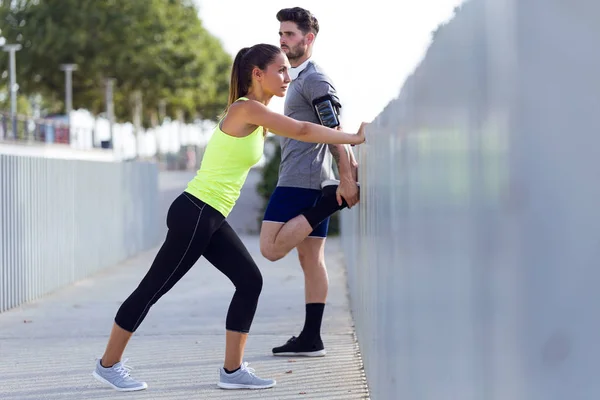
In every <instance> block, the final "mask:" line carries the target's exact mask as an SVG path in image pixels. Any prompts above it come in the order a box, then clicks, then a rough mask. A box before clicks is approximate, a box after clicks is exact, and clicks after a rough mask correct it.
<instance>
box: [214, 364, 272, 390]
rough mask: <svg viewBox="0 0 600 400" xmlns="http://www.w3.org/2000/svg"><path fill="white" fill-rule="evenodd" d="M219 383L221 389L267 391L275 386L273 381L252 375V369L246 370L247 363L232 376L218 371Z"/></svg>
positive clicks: (220, 370)
mask: <svg viewBox="0 0 600 400" xmlns="http://www.w3.org/2000/svg"><path fill="white" fill-rule="evenodd" d="M219 375H220V376H219V382H218V383H217V385H218V386H219V387H220V388H221V389H268V388H271V387H273V386H275V383H276V382H275V380H274V379H262V378H259V377H258V376H256V375H254V369H253V368H248V363H247V362H245V363H242V365H241V367H240V369H238V370H237V371H235V372H234V373H232V374H228V373H227V372H225V370H224V369H223V368H220V369H219Z"/></svg>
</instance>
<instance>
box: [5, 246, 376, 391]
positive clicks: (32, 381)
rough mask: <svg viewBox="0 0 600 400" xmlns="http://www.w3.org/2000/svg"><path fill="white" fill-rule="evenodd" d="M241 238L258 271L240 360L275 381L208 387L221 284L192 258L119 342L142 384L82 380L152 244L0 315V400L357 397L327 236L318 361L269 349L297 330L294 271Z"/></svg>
mask: <svg viewBox="0 0 600 400" xmlns="http://www.w3.org/2000/svg"><path fill="white" fill-rule="evenodd" d="M243 239H244V242H245V243H246V245H247V247H248V249H249V250H250V252H251V254H252V255H253V257H255V259H256V261H257V263H258V264H259V267H260V269H261V271H262V273H263V277H264V288H263V292H262V295H261V299H260V303H259V307H258V311H257V314H256V317H255V320H254V324H253V327H252V331H251V334H250V337H249V339H248V344H247V350H246V357H245V360H246V361H248V362H249V363H250V366H252V367H253V368H255V369H256V371H257V373H258V374H259V375H260V376H264V377H272V378H275V379H276V380H277V386H276V387H275V388H272V389H267V390H261V391H243V392H241V393H240V392H239V391H225V390H221V389H219V388H217V386H216V382H217V379H218V368H219V366H221V365H222V360H223V353H224V325H225V314H226V311H227V307H228V305H229V301H230V299H231V296H232V294H233V286H232V285H231V283H230V282H229V281H228V280H227V279H226V278H225V277H224V276H222V275H221V274H220V273H219V272H218V271H217V270H216V269H215V268H213V267H212V266H211V265H210V264H209V263H208V262H207V261H206V260H203V259H202V260H200V261H199V262H198V263H197V265H196V266H195V267H194V268H192V270H191V271H190V272H189V273H188V275H186V277H185V278H184V279H183V280H182V281H180V282H179V283H178V284H177V285H176V286H175V288H174V289H173V290H172V291H171V292H170V293H168V294H167V295H166V296H164V297H163V298H162V299H161V300H160V301H159V302H158V303H157V304H156V305H155V306H154V307H153V309H152V310H151V312H150V313H149V315H148V317H147V318H146V320H145V321H144V323H143V324H142V326H141V327H140V329H139V330H138V332H137V333H136V334H135V335H134V337H133V338H132V340H131V342H130V345H129V347H128V348H127V351H126V353H125V358H129V361H128V364H130V365H131V366H133V367H134V371H133V372H132V374H133V376H134V377H136V378H139V379H143V380H145V381H146V382H148V385H149V388H148V390H145V391H141V392H134V393H119V392H116V391H114V390H112V389H110V388H106V387H104V386H102V385H101V384H100V383H99V382H97V381H96V380H95V379H94V378H93V377H92V375H91V372H92V370H93V367H94V359H95V357H96V356H100V355H101V354H102V352H103V351H104V346H105V345H106V341H107V338H108V334H109V331H110V327H111V324H112V320H113V317H114V314H115V312H116V310H117V308H118V307H119V304H120V302H121V301H122V300H123V299H124V298H125V297H126V296H127V295H128V294H129V293H130V292H131V290H133V289H134V288H135V286H136V285H137V283H138V282H139V280H140V278H141V277H142V276H143V274H144V273H145V272H146V270H147V269H148V266H149V265H150V263H151V261H152V259H153V257H154V255H155V254H156V251H157V249H153V250H151V251H148V252H146V253H144V254H141V255H139V256H137V257H135V258H133V259H130V260H128V261H126V262H124V263H122V264H119V265H115V266H113V267H110V268H108V269H106V270H105V271H103V272H102V273H100V274H97V275H95V276H93V277H90V278H89V279H86V280H83V281H80V282H78V283H77V284H75V285H72V286H70V287H67V288H64V289H62V290H60V291H57V292H55V293H53V294H50V295H48V296H45V297H44V298H43V299H39V300H38V301H35V302H31V303H29V304H27V305H24V306H22V307H19V308H16V309H13V310H9V311H7V312H5V313H2V314H0V399H2V400H12V399H14V400H33V399H35V400H54V399H60V400H69V399H78V400H80V399H126V398H131V399H153V400H159V399H186V400H189V399H242V398H243V399H259V398H260V399H281V400H284V399H336V400H354V399H367V398H368V392H367V389H366V385H365V379H364V374H363V372H362V368H361V360H360V356H359V353H358V348H357V345H356V341H355V338H354V331H353V324H352V318H351V315H350V312H349V307H348V298H347V292H346V278H345V272H344V267H343V260H342V256H341V252H340V248H339V243H338V241H337V239H330V240H329V243H328V250H327V263H328V268H329V273H330V283H331V285H330V286H331V287H330V296H329V299H328V306H327V308H326V315H325V317H324V321H323V332H324V335H323V340H324V342H325V345H326V348H327V350H328V353H329V354H328V355H327V356H326V357H324V358H318V359H300V358H298V359H290V358H279V357H273V356H271V355H270V350H271V348H272V347H273V346H276V345H280V344H282V343H284V342H285V341H286V340H287V339H288V338H289V337H290V336H291V335H292V334H297V333H298V332H299V331H300V329H301V327H302V323H303V320H304V305H303V299H304V294H303V278H302V274H301V271H300V268H299V264H298V261H297V256H296V254H295V253H293V254H290V255H289V256H288V257H286V258H285V259H283V260H281V261H278V262H276V263H270V262H268V261H266V260H265V259H264V258H263V257H262V256H261V255H260V252H259V247H258V238H257V237H256V236H244V237H243Z"/></svg>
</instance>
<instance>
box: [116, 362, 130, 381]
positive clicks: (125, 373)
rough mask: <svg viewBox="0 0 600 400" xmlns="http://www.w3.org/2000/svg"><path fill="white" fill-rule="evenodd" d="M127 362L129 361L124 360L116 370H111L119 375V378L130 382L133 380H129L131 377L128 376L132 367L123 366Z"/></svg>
mask: <svg viewBox="0 0 600 400" xmlns="http://www.w3.org/2000/svg"><path fill="white" fill-rule="evenodd" d="M127 360H129V359H128V358H126V359H124V360H123V361H121V365H119V366H118V367H116V368H113V370H114V371H115V372H117V373H118V374H119V375H121V378H123V379H125V380H131V379H133V378H131V376H129V373H130V372H131V370H133V367H130V366H128V365H125V363H126V362H127Z"/></svg>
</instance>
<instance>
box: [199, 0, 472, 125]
mask: <svg viewBox="0 0 600 400" xmlns="http://www.w3.org/2000/svg"><path fill="white" fill-rule="evenodd" d="M195 1H196V2H197V3H198V6H199V8H200V18H201V19H202V22H203V24H204V26H205V27H206V29H208V31H209V32H211V33H212V34H213V35H214V36H216V37H217V38H219V39H220V40H221V43H222V44H223V47H224V48H225V50H226V51H227V52H228V53H230V54H231V55H232V57H233V56H235V54H236V53H237V51H238V50H239V49H241V48H242V47H246V46H252V45H254V44H256V43H270V44H275V45H278V44H279V36H278V32H279V22H278V21H277V19H276V18H275V14H277V11H279V10H280V9H281V8H287V7H296V6H299V7H303V8H306V9H308V10H310V11H311V12H312V13H313V14H314V15H315V16H316V17H317V19H318V21H319V26H320V30H319V34H318V36H317V40H316V42H315V45H314V49H313V56H312V59H313V60H314V61H315V62H316V63H317V64H318V65H319V66H321V67H322V68H323V69H324V70H325V72H326V73H327V74H328V75H329V76H330V78H331V79H332V80H333V82H334V85H335V86H336V89H337V91H338V94H339V95H340V98H341V100H342V104H343V108H342V124H343V126H344V128H345V130H348V131H354V130H356V129H358V127H359V125H360V123H361V122H362V121H365V122H370V121H372V120H373V119H374V118H375V117H376V116H377V115H378V114H379V113H380V112H381V111H382V110H383V108H384V107H385V106H386V105H387V104H388V103H389V102H390V101H391V100H393V99H394V98H396V97H397V96H398V94H399V93H400V89H401V87H402V85H403V83H404V81H405V80H406V78H407V77H408V76H409V75H410V74H411V73H412V72H413V70H414V69H415V67H416V66H417V65H418V63H419V62H420V60H421V59H422V57H423V56H424V54H425V51H426V50H427V47H428V46H429V43H430V40H431V32H432V31H433V30H434V29H435V28H436V27H437V26H438V25H439V24H440V23H441V22H445V21H447V20H448V19H449V18H451V16H452V11H453V9H454V7H456V6H457V5H459V4H461V3H462V1H461V0H408V1H407V0H369V1H363V2H360V3H359V2H356V3H355V4H356V6H354V7H351V6H349V4H352V3H351V2H348V1H342V0H299V1H294V2H290V1H287V0H261V1H258V2H252V1H244V0H195ZM359 4H362V5H359ZM365 4H368V6H365ZM270 107H271V108H272V109H273V110H276V111H278V112H282V111H283V99H279V98H274V99H273V100H272V102H271V105H270Z"/></svg>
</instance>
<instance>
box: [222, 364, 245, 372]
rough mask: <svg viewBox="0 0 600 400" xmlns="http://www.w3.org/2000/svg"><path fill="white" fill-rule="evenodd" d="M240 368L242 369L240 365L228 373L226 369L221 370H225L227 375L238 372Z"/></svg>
mask: <svg viewBox="0 0 600 400" xmlns="http://www.w3.org/2000/svg"><path fill="white" fill-rule="evenodd" d="M240 368H242V366H241V365H240V366H239V367H237V368H236V369H234V370H233V371H230V370H228V369H227V368H225V367H223V369H224V370H225V372H226V373H228V374H233V373H234V372H235V371H238V370H239V369H240Z"/></svg>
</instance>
